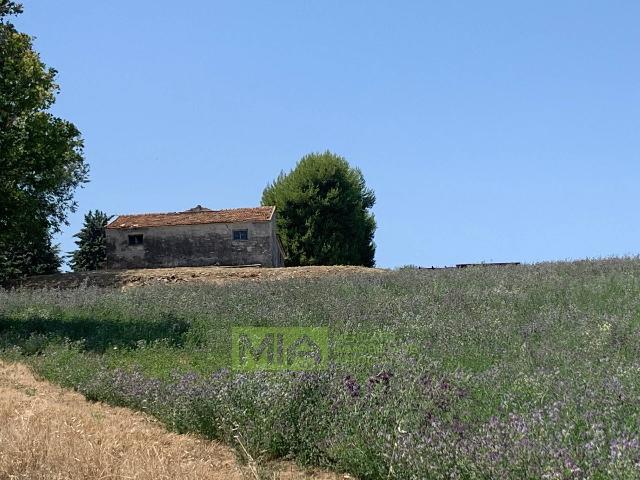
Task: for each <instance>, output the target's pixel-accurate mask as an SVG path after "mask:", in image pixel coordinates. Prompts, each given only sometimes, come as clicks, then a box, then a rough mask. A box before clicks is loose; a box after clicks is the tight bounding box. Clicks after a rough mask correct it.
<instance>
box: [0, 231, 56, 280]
mask: <svg viewBox="0 0 640 480" xmlns="http://www.w3.org/2000/svg"><path fill="white" fill-rule="evenodd" d="M60 264H61V260H60V251H59V248H58V246H57V245H53V244H52V243H51V236H50V235H49V232H48V231H46V230H45V229H44V228H41V229H40V230H39V231H38V230H35V231H32V233H29V234H26V233H24V232H16V233H15V236H14V237H13V238H12V241H11V242H7V243H6V244H4V245H3V248H2V249H0V284H2V283H3V282H4V281H7V280H9V279H12V278H18V277H21V276H25V275H45V274H50V273H56V272H58V271H59V269H60Z"/></svg>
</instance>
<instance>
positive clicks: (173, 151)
mask: <svg viewBox="0 0 640 480" xmlns="http://www.w3.org/2000/svg"><path fill="white" fill-rule="evenodd" d="M24 6H25V13H24V14H23V15H22V16H21V17H19V18H18V19H17V20H16V22H15V23H16V25H17V26H18V27H19V28H20V29H21V30H23V31H25V32H27V33H29V34H31V35H34V36H36V37H37V39H36V42H35V45H36V49H37V50H38V51H39V52H40V53H41V55H42V58H43V60H44V61H45V62H46V63H47V64H48V65H51V66H53V67H55V68H56V69H57V70H58V71H59V77H58V80H59V83H60V85H61V94H60V95H59V97H58V101H57V103H56V105H55V107H54V113H56V114H57V115H59V116H62V117H64V118H66V119H69V120H71V121H73V122H74V123H75V124H76V125H77V126H78V127H79V128H80V130H81V131H82V133H83V136H84V138H85V142H86V150H85V152H86V158H87V161H88V163H89V164H90V167H91V182H90V183H89V184H87V185H86V186H85V187H84V188H83V189H81V190H79V191H78V192H77V200H78V203H79V209H78V212H77V213H76V214H74V215H71V217H70V221H71V225H70V226H69V227H67V228H65V230H64V232H63V234H62V235H61V236H60V237H59V241H60V242H61V246H62V249H63V251H69V250H71V249H72V248H73V247H74V243H73V238H72V235H73V233H75V232H77V231H78V230H79V228H80V227H81V225H82V217H83V215H84V213H85V212H86V211H88V210H89V209H95V208H99V209H101V210H104V211H106V212H108V213H112V214H121V213H139V212H162V211H177V210H184V209H187V208H190V207H192V206H194V205H196V204H202V205H205V206H207V207H209V208H213V209H218V208H231V207H242V206H253V205H258V204H259V201H260V196H261V193H262V189H263V188H264V186H265V185H266V184H267V183H268V182H270V181H271V180H272V179H273V178H274V177H275V176H276V175H277V174H278V173H279V172H280V171H281V170H285V171H288V170H290V169H291V168H292V167H294V165H295V163H296V162H297V160H299V159H300V157H302V156H303V155H304V154H306V153H309V152H313V151H324V150H326V149H329V150H332V151H333V152H336V153H338V154H340V155H343V156H344V157H346V158H347V160H348V161H349V162H350V163H351V164H352V165H355V166H358V167H360V168H361V169H362V171H363V173H364V175H365V178H366V180H367V183H368V185H369V186H370V187H372V188H373V189H374V190H375V192H376V196H377V203H376V206H375V207H374V213H375V215H376V219H377V222H378V230H377V232H376V237H375V241H376V244H377V254H376V260H377V264H378V265H380V266H383V267H392V266H399V265H403V264H408V263H413V264H419V265H424V266H430V265H447V264H452V263H456V262H480V261H523V262H535V261H542V260H556V259H573V258H584V257H598V256H609V255H625V254H637V253H638V252H639V251H640V213H639V212H640V209H639V208H638V206H639V203H640V199H639V196H638V194H637V193H638V190H639V181H640V62H639V61H638V52H639V51H640V28H638V19H640V2H638V1H637V0H629V1H616V0H606V1H605V0H603V1H597V2H596V1H589V0H580V1H577V0H573V1H572V0H568V1H562V2H558V1H535V2H534V1H522V2H513V1H486V2H476V1H455V2H444V1H440V2H435V1H398V2H389V1H371V0H369V1H364V0H362V1H355V0H354V1H351V0H347V1H345V0H341V1H333V0H331V1H329V0H322V1H319V0H318V1H304V2H303V1H300V0H297V1H293V0H278V1H244V2H238V1H228V2H219V1H212V0H193V1H191V2H183V3H180V2H173V1H172V2H169V1H166V0H154V1H151V0H137V1H135V2H117V1H110V2H102V1H100V2H98V1H87V0H56V1H55V2H54V1H35V0H24Z"/></svg>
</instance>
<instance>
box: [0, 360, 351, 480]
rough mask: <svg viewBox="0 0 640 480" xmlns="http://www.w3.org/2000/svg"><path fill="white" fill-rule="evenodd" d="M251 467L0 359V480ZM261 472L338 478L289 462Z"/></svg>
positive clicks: (242, 471) (236, 474) (232, 471)
mask: <svg viewBox="0 0 640 480" xmlns="http://www.w3.org/2000/svg"><path fill="white" fill-rule="evenodd" d="M255 471H256V470H255V469H252V468H248V467H241V466H239V464H238V463H237V462H236V457H235V455H234V453H233V451H232V450H231V449H230V448H228V447H226V446H223V445H220V444H218V443H215V442H210V441H206V440H203V439H200V438H197V437H194V436H189V435H178V434H175V433H171V432H168V431H166V430H165V429H164V428H163V427H162V426H161V425H160V424H159V423H158V422H157V421H155V420H154V419H152V418H150V417H149V416H146V415H144V414H141V413H137V412H133V411H131V410H128V409H124V408H116V407H110V406H108V405H105V404H101V403H90V402H87V401H86V400H85V399H84V397H83V396H82V395H80V394H78V393H74V392H70V391H66V390H63V389H61V388H59V387H56V386H53V385H51V384H49V383H47V382H43V381H39V380H37V379H35V378H34V376H33V375H32V374H31V372H30V371H29V369H28V368H27V367H25V366H23V365H18V364H7V363H2V362H0V479H29V480H39V479H42V480H44V479H46V480H62V479H65V480H66V479H70V480H75V479H96V480H99V479H110V480H111V479H136V480H143V479H149V480H152V479H153V480H161V479H171V480H178V479H185V480H188V479H194V480H195V479H198V480H200V479H213V480H218V479H229V480H233V479H242V478H252V477H254V476H255V474H254V473H253V472H255ZM276 472H277V473H276ZM261 476H262V475H261ZM269 477H270V478H287V479H294V478H318V479H329V478H339V477H338V476H336V475H334V474H324V473H315V474H312V473H310V474H306V473H302V472H300V471H299V470H297V469H296V468H294V467H292V466H291V465H287V466H282V465H280V466H278V468H277V469H275V470H271V473H269Z"/></svg>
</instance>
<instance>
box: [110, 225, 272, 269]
mask: <svg viewBox="0 0 640 480" xmlns="http://www.w3.org/2000/svg"><path fill="white" fill-rule="evenodd" d="M233 230H248V237H249V238H248V239H247V240H233ZM136 234H142V235H143V239H144V240H143V243H142V245H129V235H136ZM275 241H276V233H275V219H272V220H271V221H270V222H254V223H230V224H226V223H213V224H206V225H176V226H164V227H148V228H132V229H109V228H108V229H107V268H116V269H118V268H154V267H184V266H206V265H248V264H254V263H259V264H261V265H262V266H265V267H272V266H282V259H281V258H280V255H279V252H278V254H277V255H274V247H275V248H276V249H277V245H275Z"/></svg>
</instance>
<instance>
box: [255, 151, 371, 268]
mask: <svg viewBox="0 0 640 480" xmlns="http://www.w3.org/2000/svg"><path fill="white" fill-rule="evenodd" d="M374 203H375V195H374V193H373V191H372V190H371V189H369V188H367V187H366V185H365V181H364V177H363V175H362V172H361V171H360V170H359V169H358V168H352V167H350V166H349V163H348V162H347V161H346V160H345V159H344V158H342V157H340V156H338V155H335V154H333V153H331V152H329V151H326V152H324V153H311V154H309V155H306V156H305V157H303V158H302V159H301V160H300V161H299V162H298V164H297V165H296V167H295V168H294V169H293V170H292V171H291V172H289V173H288V174H285V173H281V174H280V175H279V176H278V178H277V179H276V180H275V181H274V182H273V183H271V184H270V185H268V186H267V187H266V188H265V190H264V192H263V194H262V204H263V205H275V206H276V221H277V226H278V234H279V236H280V239H281V241H282V245H283V248H284V250H285V253H286V256H287V260H286V263H287V265H364V266H368V267H371V266H373V265H374V264H375V260H374V256H375V244H374V243H373V235H374V232H375V229H376V223H375V220H374V217H373V214H372V213H371V211H370V208H371V207H373V205H374Z"/></svg>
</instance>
